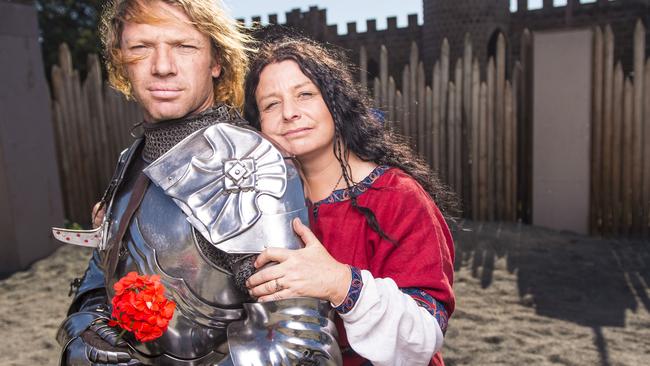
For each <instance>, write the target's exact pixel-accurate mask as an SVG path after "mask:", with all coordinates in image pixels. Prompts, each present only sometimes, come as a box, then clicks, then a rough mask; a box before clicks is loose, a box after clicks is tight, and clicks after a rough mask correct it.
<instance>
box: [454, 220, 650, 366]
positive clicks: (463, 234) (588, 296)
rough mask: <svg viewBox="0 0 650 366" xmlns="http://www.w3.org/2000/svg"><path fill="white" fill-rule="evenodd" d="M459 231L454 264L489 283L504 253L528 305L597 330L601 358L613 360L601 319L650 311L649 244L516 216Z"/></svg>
mask: <svg viewBox="0 0 650 366" xmlns="http://www.w3.org/2000/svg"><path fill="white" fill-rule="evenodd" d="M461 225H462V227H463V230H460V231H456V232H455V233H454V238H455V241H456V243H455V244H456V262H455V267H456V270H458V269H459V268H460V267H468V268H470V269H471V271H472V275H473V276H474V277H476V278H478V279H480V281H481V286H482V287H483V288H487V287H489V286H490V285H491V284H492V275H493V271H494V265H495V261H496V260H497V259H498V258H502V257H505V259H506V263H507V269H508V271H509V272H510V273H514V274H516V276H517V284H518V289H519V296H520V299H521V301H522V305H527V306H534V307H535V310H536V313H537V314H538V315H542V316H547V317H551V318H556V319H560V320H564V321H569V322H574V323H577V324H580V325H582V326H587V327H591V328H592V329H593V330H594V345H595V346H596V347H597V348H598V351H599V353H600V359H601V365H603V366H605V365H610V361H609V357H608V351H607V344H606V342H605V339H604V337H603V335H602V330H601V327H603V326H614V327H624V326H625V312H626V310H637V307H638V306H643V307H645V308H646V309H647V310H648V311H650V299H649V298H648V296H647V293H646V286H647V284H649V283H650V244H649V243H644V242H642V241H640V240H638V241H633V240H618V239H601V238H592V237H586V236H581V235H577V234H573V233H567V232H556V231H552V230H547V229H542V228H536V227H531V226H527V225H522V224H514V223H513V224H510V223H480V222H470V221H465V222H463V223H462V224H461Z"/></svg>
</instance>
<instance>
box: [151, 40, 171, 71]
mask: <svg viewBox="0 0 650 366" xmlns="http://www.w3.org/2000/svg"><path fill="white" fill-rule="evenodd" d="M153 58H154V59H153V62H152V65H151V73H152V74H153V75H158V76H168V75H173V74H176V63H175V62H174V54H173V50H172V49H171V48H168V47H160V48H157V49H156V50H155V51H154V54H153Z"/></svg>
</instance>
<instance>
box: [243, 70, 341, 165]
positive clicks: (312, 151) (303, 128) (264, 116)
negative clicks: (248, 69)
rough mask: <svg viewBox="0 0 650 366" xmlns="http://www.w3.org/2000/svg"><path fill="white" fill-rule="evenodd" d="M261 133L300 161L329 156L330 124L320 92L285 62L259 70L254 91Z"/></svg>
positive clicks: (327, 111) (331, 124) (330, 152)
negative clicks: (258, 77) (260, 71)
mask: <svg viewBox="0 0 650 366" xmlns="http://www.w3.org/2000/svg"><path fill="white" fill-rule="evenodd" d="M255 101H256V103H257V108H258V110H259V112H260V113H259V115H260V125H261V128H262V132H263V133H265V134H266V135H268V136H269V137H271V138H272V139H273V140H275V141H276V142H277V143H279V144H280V145H281V146H282V147H283V148H284V149H285V150H287V151H288V152H289V153H291V154H293V155H295V156H297V157H298V158H299V159H301V160H302V161H307V160H311V159H317V158H319V157H321V156H324V155H325V154H332V144H333V141H334V120H333V119H332V115H331V114H330V111H329V109H328V108H327V105H326V104H325V101H324V100H323V96H322V95H321V93H320V90H319V89H318V87H317V86H316V85H314V83H313V82H312V81H311V80H310V79H309V78H308V77H307V76H305V74H303V73H302V71H301V70H300V67H298V64H297V63H296V62H294V61H291V60H287V61H281V62H277V63H272V64H269V65H267V66H266V67H264V69H262V73H261V74H260V81H259V84H258V86H257V89H256V91H255Z"/></svg>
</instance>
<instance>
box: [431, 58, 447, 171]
mask: <svg viewBox="0 0 650 366" xmlns="http://www.w3.org/2000/svg"><path fill="white" fill-rule="evenodd" d="M431 86H432V99H433V100H432V106H431V109H432V111H431V134H430V135H431V148H430V153H429V154H430V156H431V167H432V169H433V170H434V171H436V172H440V143H441V140H442V138H441V136H440V121H441V120H442V121H443V123H444V121H445V120H444V119H442V118H440V116H442V115H446V113H445V114H443V113H442V112H441V111H440V109H442V108H445V105H443V103H442V102H441V100H442V99H443V98H442V94H441V93H442V89H443V88H442V80H441V77H440V63H438V62H436V64H435V65H434V67H433V78H432V80H431ZM444 90H445V91H446V90H447V86H445V87H444Z"/></svg>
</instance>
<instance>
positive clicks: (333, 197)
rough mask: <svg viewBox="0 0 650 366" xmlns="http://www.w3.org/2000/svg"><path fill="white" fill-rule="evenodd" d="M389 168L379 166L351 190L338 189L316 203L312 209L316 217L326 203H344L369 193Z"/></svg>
mask: <svg viewBox="0 0 650 366" xmlns="http://www.w3.org/2000/svg"><path fill="white" fill-rule="evenodd" d="M389 168H390V167H389V166H388V165H378V166H377V167H375V169H373V170H372V172H370V174H368V176H367V177H365V178H364V179H363V180H362V181H361V182H359V183H357V184H355V185H353V186H352V187H350V188H347V187H346V188H341V189H337V190H335V191H333V192H332V193H331V194H330V195H329V196H327V197H326V198H324V199H322V200H320V201H318V202H316V203H314V204H313V208H312V212H313V214H314V217H316V216H318V207H320V205H322V204H324V203H335V202H343V201H347V200H349V199H351V198H352V197H359V196H360V195H361V194H362V193H363V192H365V191H367V190H368V188H370V186H371V185H372V184H373V183H374V182H375V181H376V180H377V179H378V178H379V177H381V176H382V174H384V172H386V171H387V170H388V169H389Z"/></svg>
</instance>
